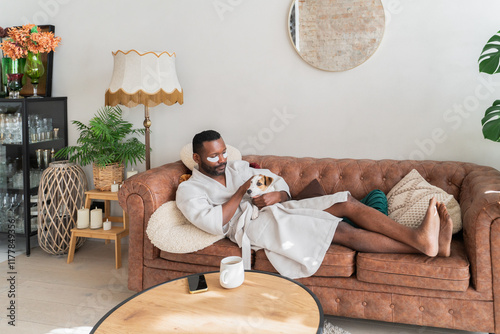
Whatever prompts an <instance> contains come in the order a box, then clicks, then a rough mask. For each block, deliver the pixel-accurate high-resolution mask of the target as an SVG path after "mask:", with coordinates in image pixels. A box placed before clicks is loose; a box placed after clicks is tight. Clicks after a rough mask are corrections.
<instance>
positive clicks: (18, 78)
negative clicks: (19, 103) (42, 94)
mask: <svg viewBox="0 0 500 334" xmlns="http://www.w3.org/2000/svg"><path fill="white" fill-rule="evenodd" d="M23 75H24V74H23V73H9V74H7V78H8V81H9V89H10V91H11V93H12V95H11V98H12V99H18V98H19V91H20V90H21V88H23Z"/></svg>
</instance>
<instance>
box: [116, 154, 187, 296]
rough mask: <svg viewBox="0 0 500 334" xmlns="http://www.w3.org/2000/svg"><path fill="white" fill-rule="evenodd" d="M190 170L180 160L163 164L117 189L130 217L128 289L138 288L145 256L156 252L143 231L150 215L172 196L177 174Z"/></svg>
mask: <svg viewBox="0 0 500 334" xmlns="http://www.w3.org/2000/svg"><path fill="white" fill-rule="evenodd" d="M186 173H190V171H189V169H187V168H186V167H185V166H184V164H183V163H182V162H180V161H177V162H174V163H170V164H166V165H163V166H160V167H157V168H153V169H150V170H148V171H146V172H143V173H140V174H137V175H135V176H133V177H131V178H130V179H127V180H126V181H125V182H124V184H123V186H122V187H121V189H120V191H119V193H118V200H119V203H120V206H121V207H122V208H123V210H125V212H127V215H128V221H129V229H130V232H129V257H128V260H129V263H128V266H129V289H131V290H134V291H141V290H142V289H143V287H142V282H143V279H142V275H143V265H144V259H145V258H146V259H154V258H156V257H158V256H159V253H160V251H159V249H158V248H156V247H154V246H153V244H151V241H150V240H149V238H148V237H147V235H146V228H147V224H148V222H149V218H150V217H151V215H152V214H153V212H155V210H156V209H158V208H159V207H160V206H161V205H162V204H164V203H166V202H168V201H173V200H175V192H176V191H177V186H178V185H179V177H180V176H181V175H183V174H186Z"/></svg>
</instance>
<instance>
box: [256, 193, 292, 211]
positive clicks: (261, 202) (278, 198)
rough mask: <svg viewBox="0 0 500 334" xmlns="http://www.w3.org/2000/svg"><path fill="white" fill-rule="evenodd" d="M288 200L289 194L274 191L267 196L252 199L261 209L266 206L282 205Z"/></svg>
mask: <svg viewBox="0 0 500 334" xmlns="http://www.w3.org/2000/svg"><path fill="white" fill-rule="evenodd" d="M286 200H288V194H287V193H286V191H273V192H270V193H267V194H263V195H260V196H257V197H254V198H253V199H252V203H253V204H254V205H255V206H257V207H258V208H259V210H260V209H262V208H263V207H265V206H269V205H273V204H276V203H281V202H284V201H286Z"/></svg>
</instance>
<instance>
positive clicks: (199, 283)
mask: <svg viewBox="0 0 500 334" xmlns="http://www.w3.org/2000/svg"><path fill="white" fill-rule="evenodd" d="M188 284H189V293H198V292H204V291H207V290H208V286H207V281H206V280H205V275H203V274H197V275H191V276H188Z"/></svg>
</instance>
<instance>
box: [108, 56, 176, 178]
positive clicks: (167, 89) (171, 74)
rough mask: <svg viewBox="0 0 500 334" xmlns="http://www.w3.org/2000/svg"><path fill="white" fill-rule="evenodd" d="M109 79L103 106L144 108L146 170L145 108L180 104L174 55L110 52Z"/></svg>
mask: <svg viewBox="0 0 500 334" xmlns="http://www.w3.org/2000/svg"><path fill="white" fill-rule="evenodd" d="M113 60H114V66H113V76H112V77H111V83H110V84H109V88H108V89H107V90H106V96H105V104H106V105H107V106H116V105H117V104H121V105H124V106H126V107H135V106H136V105H138V104H142V105H144V108H145V109H144V118H145V119H144V127H145V128H146V131H145V132H146V133H145V144H146V170H148V169H150V168H151V157H150V139H149V135H150V130H149V128H150V127H151V120H150V119H149V107H154V106H156V105H158V104H160V103H164V104H166V105H169V106H170V105H172V104H175V103H179V104H183V103H184V99H183V91H182V88H181V85H180V84H179V80H178V79H177V73H176V70H175V53H172V54H170V53H168V52H166V51H163V52H154V51H147V52H143V51H136V50H130V51H121V50H118V51H116V52H113Z"/></svg>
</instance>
